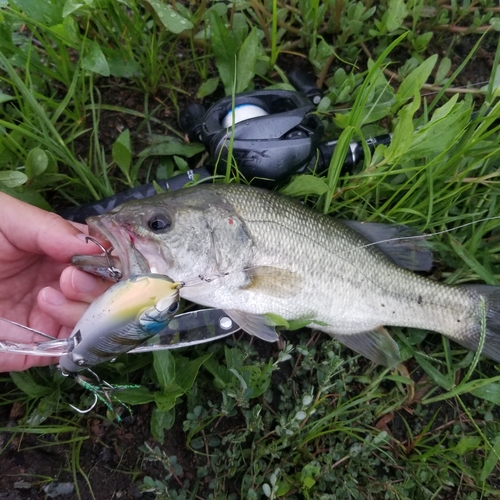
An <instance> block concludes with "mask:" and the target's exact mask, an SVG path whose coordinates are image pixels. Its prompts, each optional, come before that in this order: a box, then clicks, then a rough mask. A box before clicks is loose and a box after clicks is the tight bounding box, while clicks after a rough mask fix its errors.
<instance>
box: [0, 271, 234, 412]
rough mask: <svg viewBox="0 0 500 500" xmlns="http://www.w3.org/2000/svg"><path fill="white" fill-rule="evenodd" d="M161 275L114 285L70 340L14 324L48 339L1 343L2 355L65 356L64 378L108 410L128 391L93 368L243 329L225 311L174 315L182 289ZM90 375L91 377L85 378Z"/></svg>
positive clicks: (61, 362)
mask: <svg viewBox="0 0 500 500" xmlns="http://www.w3.org/2000/svg"><path fill="white" fill-rule="evenodd" d="M182 286H183V283H180V282H173V281H172V280H171V279H169V278H168V277H166V276H164V275H160V274H146V275H138V276H133V277H131V278H129V279H127V280H124V281H120V282H118V283H115V284H114V285H112V286H111V287H110V288H108V290H107V291H106V292H104V294H102V295H101V296H99V297H98V298H97V299H95V300H94V302H92V304H91V305H90V306H89V307H88V309H87V311H86V312H85V314H84V315H83V316H82V318H81V319H80V320H79V321H78V323H77V324H76V326H75V327H74V329H73V331H72V332H71V334H70V336H69V337H68V338H66V339H56V338H53V337H50V336H48V335H46V334H44V333H42V332H38V331H37V330H33V329H31V328H29V327H26V326H24V325H21V324H19V323H16V322H14V321H11V320H8V319H5V318H0V319H1V320H3V321H6V322H8V323H10V324H13V325H16V326H19V327H21V328H23V329H26V330H29V331H31V332H34V333H37V334H38V335H41V336H43V337H46V338H49V340H45V341H42V342H35V343H32V344H23V343H17V342H11V341H0V352H10V353H19V354H33V355H38V356H60V358H59V369H60V370H61V372H62V373H63V374H64V375H67V376H71V377H73V378H75V380H77V382H78V383H79V384H80V385H82V386H83V387H85V388H86V389H89V390H91V391H92V392H93V393H94V396H95V398H96V401H97V399H100V400H101V401H103V402H104V403H105V404H106V405H107V406H108V407H110V408H111V404H110V397H109V395H110V393H112V391H113V390H116V389H120V388H123V387H119V386H114V387H113V386H111V385H110V384H108V383H106V382H103V381H101V380H100V379H99V377H98V376H97V375H96V374H95V373H94V372H93V371H92V368H93V367H94V366H96V365H98V364H100V363H103V362H105V361H110V360H113V359H115V358H116V357H117V356H119V355H120V354H124V353H126V352H145V351H151V350H158V349H173V348H179V347H186V346H190V345H194V344H199V343H203V342H209V341H212V340H216V339H219V338H222V337H226V336H228V335H231V334H232V333H234V332H235V331H237V330H238V329H239V326H238V325H237V324H236V323H235V322H233V321H232V320H231V319H230V318H229V317H228V316H227V315H226V314H225V313H224V311H222V310H219V309H207V310H202V311H192V312H189V313H185V314H181V315H178V316H175V315H176V313H177V311H178V309H179V301H180V298H179V289H180V288H181V287H182ZM83 370H86V371H87V374H90V375H91V377H90V378H89V377H88V376H85V375H83V374H81V373H80V372H82V371H83Z"/></svg>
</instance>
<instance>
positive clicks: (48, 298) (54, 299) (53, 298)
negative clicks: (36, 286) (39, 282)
mask: <svg viewBox="0 0 500 500" xmlns="http://www.w3.org/2000/svg"><path fill="white" fill-rule="evenodd" d="M41 294H42V298H43V300H45V302H47V303H48V304H51V305H53V306H60V305H62V304H64V303H65V302H66V297H65V295H64V294H63V293H61V292H60V291H59V290H55V289H54V288H51V287H49V286H48V287H46V288H44V289H43V290H42V292H41Z"/></svg>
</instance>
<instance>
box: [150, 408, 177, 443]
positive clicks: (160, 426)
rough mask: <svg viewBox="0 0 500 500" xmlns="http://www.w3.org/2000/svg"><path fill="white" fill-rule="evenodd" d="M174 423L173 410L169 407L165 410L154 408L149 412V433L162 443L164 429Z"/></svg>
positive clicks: (167, 428)
mask: <svg viewBox="0 0 500 500" xmlns="http://www.w3.org/2000/svg"><path fill="white" fill-rule="evenodd" d="M174 423H175V410H174V408H171V409H170V410H167V411H162V410H160V409H159V408H155V409H154V410H153V413H152V414H151V434H153V437H154V438H155V439H156V440H157V441H159V442H160V443H163V439H164V437H165V431H168V430H169V429H171V428H172V426H173V425H174Z"/></svg>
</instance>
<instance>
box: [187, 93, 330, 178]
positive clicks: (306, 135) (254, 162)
mask: <svg viewBox="0 0 500 500" xmlns="http://www.w3.org/2000/svg"><path fill="white" fill-rule="evenodd" d="M233 104H234V126H233ZM195 106H199V105H195ZM313 108H314V104H313V103H312V102H311V101H310V100H309V99H308V98H307V97H306V96H305V95H304V94H302V93H300V92H292V91H287V90H261V91H255V92H246V93H242V94H238V95H237V96H235V97H234V99H233V97H226V98H224V99H221V100H220V101H218V102H217V103H216V104H214V105H213V106H212V107H211V108H210V109H209V110H208V111H207V112H206V113H205V115H204V116H203V117H200V116H199V110H200V108H199V107H198V108H196V109H195V108H193V109H190V108H188V109H187V110H186V114H185V115H184V123H183V124H182V125H183V128H184V130H185V131H186V132H187V133H188V136H189V138H190V139H191V140H201V141H202V142H203V143H204V144H205V146H206V147H207V149H208V150H209V153H210V156H211V158H212V159H213V161H214V163H215V166H214V171H215V173H217V174H224V173H225V172H226V167H227V158H228V151H229V148H230V142H231V141H232V154H233V158H234V159H235V161H236V165H237V167H238V170H239V171H240V173H241V174H242V175H243V176H244V177H245V179H246V180H247V181H249V182H250V181H256V180H257V183H258V180H259V179H260V180H263V182H262V184H268V183H269V182H270V181H271V182H281V181H283V180H286V179H287V178H289V177H290V176H291V175H293V174H294V173H296V172H297V171H298V170H300V169H302V168H303V167H306V166H307V165H308V164H309V163H311V162H313V161H314V159H315V158H316V153H317V150H318V148H319V146H320V143H321V137H322V135H323V130H324V127H323V124H322V123H321V120H320V119H319V118H318V117H317V116H316V115H314V114H313V113H312V112H311V111H312V110H313ZM197 114H198V117H196V115H197ZM266 181H267V182H266ZM255 183H256V182H254V184H255Z"/></svg>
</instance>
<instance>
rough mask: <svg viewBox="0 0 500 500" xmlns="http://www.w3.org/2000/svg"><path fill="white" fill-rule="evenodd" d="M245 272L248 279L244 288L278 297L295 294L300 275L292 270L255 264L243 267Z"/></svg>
mask: <svg viewBox="0 0 500 500" xmlns="http://www.w3.org/2000/svg"><path fill="white" fill-rule="evenodd" d="M245 273H246V275H247V277H248V281H249V283H248V285H246V286H245V287H244V289H245V290H252V291H255V292H259V293H264V294H266V295H271V296H273V297H279V298H287V297H293V296H294V295H296V294H297V291H298V283H300V277H299V276H298V275H297V274H296V273H294V272H293V271H289V270H288V269H282V268H279V267H273V266H257V267H251V268H248V269H245Z"/></svg>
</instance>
